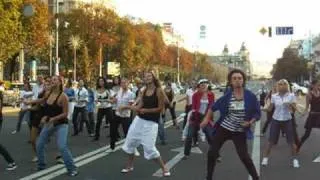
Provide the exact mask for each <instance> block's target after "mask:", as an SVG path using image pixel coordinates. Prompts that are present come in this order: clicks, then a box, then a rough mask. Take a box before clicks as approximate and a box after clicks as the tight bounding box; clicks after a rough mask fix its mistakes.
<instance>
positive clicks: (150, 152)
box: [121, 72, 170, 176]
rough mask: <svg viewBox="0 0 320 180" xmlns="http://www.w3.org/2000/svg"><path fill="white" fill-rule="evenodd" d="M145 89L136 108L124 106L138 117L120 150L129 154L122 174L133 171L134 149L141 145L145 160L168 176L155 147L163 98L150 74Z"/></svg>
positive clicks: (158, 86)
mask: <svg viewBox="0 0 320 180" xmlns="http://www.w3.org/2000/svg"><path fill="white" fill-rule="evenodd" d="M145 83H146V88H145V89H144V90H142V93H141V95H142V97H140V99H141V101H139V104H138V105H137V106H124V107H122V108H123V109H126V108H129V109H131V110H133V111H136V112H137V113H138V115H137V116H136V117H135V119H134V120H133V122H132V124H131V125H130V128H129V131H128V134H127V137H126V141H125V143H124V145H123V147H122V149H123V150H124V151H125V152H126V153H128V154H129V159H128V162H127V164H126V167H125V168H124V169H122V171H121V172H122V173H128V172H130V171H133V160H134V154H135V150H136V148H137V147H138V146H139V145H140V144H141V145H142V146H143V149H144V157H145V158H146V159H148V160H149V159H153V160H155V161H156V162H157V163H158V164H159V165H160V167H161V169H162V172H163V176H170V172H169V170H168V169H167V168H166V167H165V165H164V162H163V161H162V158H161V156H160V153H159V151H158V150H157V148H156V147H155V143H156V139H157V132H158V123H159V119H160V113H161V111H162V110H163V107H164V103H163V102H164V96H163V92H162V90H161V89H160V88H161V87H160V84H159V81H158V80H157V79H156V78H155V76H154V75H153V73H152V72H146V73H145Z"/></svg>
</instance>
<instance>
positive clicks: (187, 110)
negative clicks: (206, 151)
mask: <svg viewBox="0 0 320 180" xmlns="http://www.w3.org/2000/svg"><path fill="white" fill-rule="evenodd" d="M191 109H192V105H186V107H185V109H184V113H185V115H184V118H183V125H182V129H184V127H185V126H186V124H187V120H188V113H189V112H190V111H191Z"/></svg>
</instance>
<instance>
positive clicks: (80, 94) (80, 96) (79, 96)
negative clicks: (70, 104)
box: [75, 87, 89, 107]
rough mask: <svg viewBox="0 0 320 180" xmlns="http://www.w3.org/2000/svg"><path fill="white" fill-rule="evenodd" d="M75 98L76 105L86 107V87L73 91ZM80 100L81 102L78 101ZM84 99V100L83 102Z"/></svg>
mask: <svg viewBox="0 0 320 180" xmlns="http://www.w3.org/2000/svg"><path fill="white" fill-rule="evenodd" d="M75 99H76V104H75V106H76V107H86V105H87V103H88V102H89V94H88V90H87V89H86V88H84V87H83V88H81V89H77V90H76V91H75ZM80 101H82V102H80ZM83 101H86V102H83Z"/></svg>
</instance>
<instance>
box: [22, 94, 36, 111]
mask: <svg viewBox="0 0 320 180" xmlns="http://www.w3.org/2000/svg"><path fill="white" fill-rule="evenodd" d="M33 95H34V93H33V92H32V91H24V90H22V91H20V99H22V101H24V100H32V98H33ZM20 108H21V109H28V108H31V105H26V104H25V103H23V102H21V103H20Z"/></svg>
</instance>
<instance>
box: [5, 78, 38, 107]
mask: <svg viewBox="0 0 320 180" xmlns="http://www.w3.org/2000/svg"><path fill="white" fill-rule="evenodd" d="M30 85H31V87H32V88H33V87H34V86H35V85H36V84H35V83H30ZM22 90H23V83H11V85H10V87H9V88H8V89H6V90H5V91H4V92H3V105H5V106H12V107H17V106H19V103H20V102H19V101H20V91H22Z"/></svg>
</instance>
